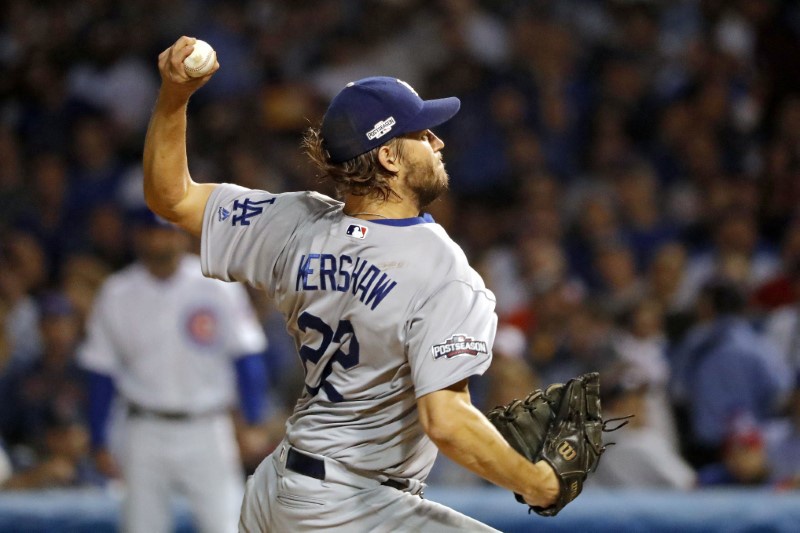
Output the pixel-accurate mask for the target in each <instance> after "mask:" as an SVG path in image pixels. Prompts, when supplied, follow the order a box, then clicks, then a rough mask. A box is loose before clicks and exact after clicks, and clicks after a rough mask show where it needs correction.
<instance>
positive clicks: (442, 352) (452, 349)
mask: <svg viewBox="0 0 800 533" xmlns="http://www.w3.org/2000/svg"><path fill="white" fill-rule="evenodd" d="M431 351H432V352H433V358H434V359H441V358H442V357H444V358H445V359H452V358H453V357H476V356H477V355H478V354H488V353H489V347H488V345H487V344H486V341H481V340H476V339H473V338H472V337H469V336H467V335H464V334H463V333H456V334H455V335H453V336H452V337H450V338H449V339H447V340H445V341H444V342H441V343H439V344H434V345H433V347H432V348H431Z"/></svg>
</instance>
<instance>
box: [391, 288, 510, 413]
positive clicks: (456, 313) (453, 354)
mask: <svg viewBox="0 0 800 533" xmlns="http://www.w3.org/2000/svg"><path fill="white" fill-rule="evenodd" d="M494 307H495V300H494V295H492V293H491V292H490V291H488V290H485V289H480V288H475V287H473V286H471V285H470V284H468V283H465V282H462V281H452V282H450V283H448V284H447V285H445V286H444V287H443V288H442V289H440V290H439V291H438V292H437V293H435V294H434V295H433V296H432V297H431V298H429V299H428V300H427V301H426V302H425V303H424V304H423V305H422V307H421V308H420V309H419V311H417V312H416V313H414V315H413V316H412V317H411V319H410V321H409V322H408V324H407V328H408V330H407V350H408V360H409V364H410V365H411V375H412V379H413V381H414V388H415V394H416V397H417V398H419V397H420V396H424V395H425V394H429V393H431V392H434V391H437V390H441V389H443V388H446V387H449V386H450V385H452V384H454V383H457V382H459V381H461V380H463V379H466V378H468V377H469V376H472V375H480V374H483V373H484V372H485V371H486V369H487V368H489V364H490V363H491V360H492V352H491V347H492V343H493V342H494V334H495V330H496V327H497V315H496V314H495V312H494Z"/></svg>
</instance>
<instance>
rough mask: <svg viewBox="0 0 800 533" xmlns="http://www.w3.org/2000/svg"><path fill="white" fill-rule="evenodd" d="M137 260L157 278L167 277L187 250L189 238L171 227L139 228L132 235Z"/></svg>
mask: <svg viewBox="0 0 800 533" xmlns="http://www.w3.org/2000/svg"><path fill="white" fill-rule="evenodd" d="M134 247H135V248H136V253H137V255H138V257H139V259H140V260H141V261H142V263H144V264H145V265H146V266H147V267H148V269H150V271H151V273H152V274H153V275H155V276H157V277H168V276H170V275H172V273H173V272H174V271H175V269H176V268H177V267H178V264H179V263H180V260H181V258H182V257H183V255H184V254H185V253H186V252H187V251H188V249H189V236H188V235H187V234H186V233H184V232H182V231H180V230H178V229H176V228H173V227H140V228H137V229H136V231H135V233H134Z"/></svg>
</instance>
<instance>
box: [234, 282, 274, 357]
mask: <svg viewBox="0 0 800 533" xmlns="http://www.w3.org/2000/svg"><path fill="white" fill-rule="evenodd" d="M223 285H224V289H225V293H226V296H227V299H226V300H227V301H226V304H227V305H228V307H229V309H228V312H227V315H228V316H230V317H231V320H230V321H229V322H228V323H229V324H230V331H229V332H228V339H229V340H228V350H227V351H228V353H229V354H230V355H231V356H233V357H240V356H245V355H251V354H255V353H261V352H264V351H265V350H266V349H267V337H266V335H265V334H264V329H263V328H262V327H261V324H260V323H259V321H258V318H257V317H256V313H255V310H254V309H253V306H252V304H251V303H250V297H249V296H248V295H247V290H246V289H245V288H244V286H242V285H241V284H238V283H232V284H223Z"/></svg>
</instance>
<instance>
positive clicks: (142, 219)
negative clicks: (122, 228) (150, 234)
mask: <svg viewBox="0 0 800 533" xmlns="http://www.w3.org/2000/svg"><path fill="white" fill-rule="evenodd" d="M127 220H128V224H130V226H131V227H134V228H145V229H147V228H155V229H158V228H161V229H173V230H177V229H178V226H175V225H174V224H172V223H170V222H169V221H167V220H166V219H164V218H161V217H160V216H158V215H156V214H155V213H153V212H152V211H151V210H150V209H148V208H147V207H137V208H134V209H132V210H130V211H129V212H128V213H127Z"/></svg>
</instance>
